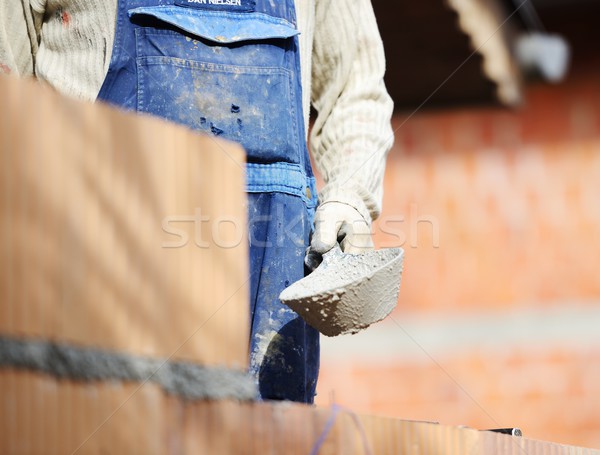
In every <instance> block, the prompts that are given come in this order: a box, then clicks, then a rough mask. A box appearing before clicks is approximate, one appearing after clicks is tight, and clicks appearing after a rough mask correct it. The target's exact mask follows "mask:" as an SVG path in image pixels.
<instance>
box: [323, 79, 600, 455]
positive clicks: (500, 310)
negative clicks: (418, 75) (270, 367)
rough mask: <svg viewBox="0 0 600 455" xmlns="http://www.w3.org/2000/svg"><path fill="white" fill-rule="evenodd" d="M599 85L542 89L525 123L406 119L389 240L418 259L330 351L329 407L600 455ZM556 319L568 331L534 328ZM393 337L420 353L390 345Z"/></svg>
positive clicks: (378, 229)
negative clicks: (377, 317) (385, 340)
mask: <svg viewBox="0 0 600 455" xmlns="http://www.w3.org/2000/svg"><path fill="white" fill-rule="evenodd" d="M599 77H600V71H587V72H585V73H581V74H579V75H576V76H573V77H571V78H570V79H569V80H568V81H567V82H566V83H564V84H562V85H560V86H546V85H538V86H532V87H531V88H530V89H529V90H528V93H527V96H526V100H527V101H526V104H525V105H524V106H523V107H522V108H521V109H518V110H515V111H510V110H505V109H491V108H486V109H481V108H479V109H460V110H450V111H444V112H428V113H420V112H419V113H416V114H415V115H414V116H409V115H399V116H397V117H396V118H395V119H394V125H395V129H396V143H395V146H394V149H393V150H392V152H391V155H390V159H389V163H388V168H387V172H386V186H385V198H384V210H383V214H382V217H381V219H380V220H379V222H378V223H376V225H375V236H376V243H377V244H378V246H379V247H391V246H397V245H399V244H401V245H403V246H404V248H405V251H406V262H405V272H404V275H403V284H402V289H401V295H400V299H399V305H398V308H397V310H396V311H395V313H394V316H393V320H388V321H386V322H384V323H381V324H379V325H378V326H376V327H373V328H371V329H369V330H367V331H366V332H365V333H364V335H357V338H355V339H353V340H352V341H351V342H350V341H344V339H343V338H341V339H339V340H333V341H330V340H325V342H324V347H323V366H322V373H321V379H320V385H319V397H318V402H319V403H320V404H322V405H327V404H329V403H330V402H331V400H332V399H334V400H335V401H337V402H339V403H341V404H344V405H347V406H350V407H353V408H355V409H357V410H360V411H365V412H372V413H378V414H387V415H393V416H396V417H401V418H407V419H419V420H430V421H440V422H442V423H446V424H456V425H459V424H464V425H469V426H473V427H476V428H489V427H498V426H519V427H521V428H522V429H523V431H524V434H525V435H526V436H529V437H533V438H538V439H545V440H552V441H556V442H564V443H571V444H577V445H584V446H593V447H597V448H600V305H598V303H600V272H599V270H598V268H599V265H600V85H599V84H598V80H599ZM596 308H598V312H597V313H596V312H595V309H596ZM554 309H560V311H562V312H561V313H560V314H561V316H560V317H559V319H558V320H559V324H558V325H557V326H556V327H555V326H552V327H548V326H545V325H543V324H542V323H537V322H536V317H535V314H540V315H543V314H545V311H546V310H548V311H550V310H554ZM526 312H530V313H531V312H533V313H532V314H533V315H534V316H532V317H529V319H524V316H523V318H521V315H522V314H525V313H526ZM536 312H537V313H536ZM582 312H583V313H582ZM505 315H510V317H511V319H510V320H509V321H508V322H506V323H504V324H503V325H501V328H498V327H496V328H495V329H493V330H496V331H493V330H492V327H491V325H490V331H489V333H487V332H486V325H485V324H488V322H486V321H494V318H495V317H496V316H498V317H499V318H501V317H503V316H505ZM582 315H583V316H582ZM596 316H597V318H596ZM463 317H464V318H472V320H473V321H474V322H473V323H472V324H471V325H469V324H467V325H465V326H464V327H462V328H461V329H460V330H462V331H463V332H464V333H456V336H463V335H464V336H467V332H468V333H470V334H471V335H469V336H467V340H468V341H465V342H463V343H458V344H457V345H456V346H454V347H451V348H448V349H441V348H442V347H444V338H440V339H436V340H434V341H431V343H429V344H427V343H424V342H421V340H424V339H425V340H427V339H432V338H431V337H432V336H433V335H434V334H431V333H429V332H428V330H430V329H431V327H434V328H436V329H435V330H442V329H443V333H444V334H445V336H446V337H449V338H453V335H454V333H453V331H452V321H456V320H458V321H460V320H461V318H463ZM415 318H416V320H418V321H419V322H418V324H416V325H415V324H413V323H412V322H410V323H405V321H413V320H414V319H415ZM560 318H562V319H560ZM590 318H591V319H593V320H594V321H595V320H597V326H598V330H597V332H598V335H596V334H595V333H596V331H595V330H594V329H593V327H594V326H593V321H590ZM563 319H564V328H565V329H569V330H562V327H561V325H560V320H563ZM525 320H526V321H527V322H522V323H521V322H520V321H525ZM511 321H512V322H511ZM542 322H543V321H542ZM405 324H408V325H405ZM580 326H581V327H582V328H581V331H579V329H578V327H580ZM407 327H408V328H409V330H407V329H406V328H407ZM440 327H441V329H440ZM513 327H515V328H514V330H513ZM457 330H459V329H458V328H457ZM394 331H396V332H398V333H400V332H403V333H402V336H403V337H404V341H406V343H407V344H406V345H402V346H410V345H411V343H412V345H413V348H414V349H412V351H411V353H407V352H406V351H407V350H410V348H406V347H402V346H401V345H400V344H399V343H396V342H395V341H394V343H396V344H394V345H391V344H389V345H387V346H386V345H385V344H377V343H380V342H381V338H382V337H386V336H388V335H389V334H391V335H393V334H394ZM360 337H362V338H360ZM428 337H429V338H428ZM390 340H392V338H390ZM392 341H393V340H392ZM392 341H390V343H392ZM448 341H452V340H451V339H448ZM371 344H372V346H373V347H374V349H377V350H378V352H377V356H375V358H372V356H370V355H369V351H368V347H369V346H370V345H371ZM353 345H356V346H363V347H364V349H363V351H360V352H358V351H357V350H356V349H353V348H352V346H353ZM344 346H347V347H346V348H344ZM409 354H410V355H409ZM332 397H333V398H332Z"/></svg>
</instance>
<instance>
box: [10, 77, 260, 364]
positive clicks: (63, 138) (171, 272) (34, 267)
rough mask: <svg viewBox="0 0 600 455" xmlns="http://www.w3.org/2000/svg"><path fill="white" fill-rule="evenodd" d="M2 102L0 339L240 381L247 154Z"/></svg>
mask: <svg viewBox="0 0 600 455" xmlns="http://www.w3.org/2000/svg"><path fill="white" fill-rule="evenodd" d="M0 96H1V97H2V99H3V100H4V103H3V109H2V111H1V112H0V137H1V138H2V140H1V141H0V169H2V171H1V173H0V178H1V179H2V181H1V182H0V187H1V188H2V197H1V198H0V216H1V219H2V221H1V222H0V248H1V251H0V267H1V269H2V271H3V273H2V274H1V277H0V280H1V281H0V289H1V290H2V291H1V292H2V297H3V298H2V299H1V301H0V316H2V318H1V319H2V322H1V323H0V328H1V329H2V331H1V334H3V335H13V336H28V337H35V338H47V339H52V340H55V341H63V342H70V343H73V344H77V345H83V346H93V347H99V348H107V349H112V350H117V351H125V352H131V353H134V354H143V355H152V356H158V357H169V356H173V357H174V358H176V359H187V360H191V361H194V362H198V363H204V364H207V365H216V364H220V365H228V366H233V365H235V366H236V367H237V368H241V369H243V368H245V367H246V365H247V343H248V331H249V323H248V319H249V308H248V302H247V295H248V270H247V269H248V265H247V262H248V261H247V257H248V252H247V242H246V241H245V239H243V238H241V237H240V240H239V241H238V242H237V243H235V245H233V241H234V240H236V239H237V236H238V234H239V233H243V232H245V231H246V208H245V188H244V186H245V181H244V153H243V151H242V150H241V148H240V147H238V146H237V145H234V144H230V143H226V142H224V141H220V140H216V139H215V138H212V137H205V136H201V135H197V134H194V133H192V132H190V131H188V130H186V129H185V128H182V127H178V126H175V125H171V124H167V123H165V122H162V121H160V120H158V119H155V118H150V117H142V116H135V115H132V114H126V113H123V112H120V111H117V110H115V109H112V108H109V107H107V106H103V105H100V104H90V103H81V102H77V101H74V100H70V99H66V98H64V97H61V96H60V95H58V94H57V93H55V92H54V91H52V90H48V89H47V88H45V87H43V86H42V85H41V84H38V83H34V82H32V81H23V80H18V79H14V78H11V77H1V78H0ZM197 213H198V218H197V217H196V215H197ZM200 216H201V217H202V220H207V221H205V222H203V223H202V224H203V226H199V225H198V223H199V222H200V219H199V217H200ZM220 220H229V221H226V222H224V223H222V226H221V228H222V229H221V231H222V232H221V231H218V230H213V229H212V227H213V226H212V225H213V223H216V222H218V221H220ZM232 226H233V227H234V229H233V230H231V232H230V231H228V229H230V228H231V227H232ZM200 227H203V228H204V235H205V238H203V239H202V242H200V241H199V239H196V238H195V231H196V228H200ZM218 227H219V226H217V228H218ZM215 229H216V228H215ZM213 231H214V232H216V233H219V235H218V236H217V238H213V237H214V236H213V235H212V233H213ZM184 237H187V241H184V240H185V239H184ZM174 243H175V244H177V243H178V245H176V246H177V247H173V246H174ZM223 243H225V244H226V246H227V247H225V248H224V247H223ZM229 246H234V247H229ZM9 321H13V322H9Z"/></svg>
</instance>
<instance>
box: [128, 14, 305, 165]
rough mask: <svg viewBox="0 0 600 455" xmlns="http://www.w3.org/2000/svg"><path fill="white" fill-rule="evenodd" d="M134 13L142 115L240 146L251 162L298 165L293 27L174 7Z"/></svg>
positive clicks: (245, 16) (267, 19) (249, 16)
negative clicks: (158, 117)
mask: <svg viewBox="0 0 600 455" xmlns="http://www.w3.org/2000/svg"><path fill="white" fill-rule="evenodd" d="M128 13H129V16H130V19H131V21H132V22H133V23H135V24H136V25H138V26H137V27H136V29H135V44H136V69H137V79H138V93H137V104H138V105H137V109H138V110H139V111H142V112H148V113H152V114H154V115H159V116H161V117H163V118H166V119H168V120H171V121H174V122H176V123H180V124H184V125H187V126H188V127H190V128H192V129H195V130H199V131H203V132H206V133H208V134H213V135H215V136H220V137H222V138H224V139H228V140H232V141H235V142H238V143H240V144H241V145H242V146H243V147H244V148H245V150H246V153H247V156H248V161H249V162H255V163H276V162H287V163H299V162H300V153H301V149H300V147H299V144H300V143H301V142H300V138H299V131H298V124H297V117H298V116H297V113H296V111H295V109H296V107H295V104H296V103H294V102H293V101H294V99H295V98H296V96H295V91H294V90H295V89H294V87H295V86H296V83H297V81H295V80H294V77H295V76H294V74H293V72H292V71H290V69H289V68H290V65H289V61H290V60H289V59H291V58H294V51H295V41H294V37H295V36H296V35H297V34H298V31H297V30H296V29H295V27H294V26H293V25H292V24H291V23H289V22H287V21H285V20H284V19H280V18H275V17H271V16H268V15H266V14H262V13H253V12H246V13H236V12H227V11H214V10H202V9H195V8H187V7H179V6H176V5H175V6H152V7H140V8H134V9H132V10H129V12H128Z"/></svg>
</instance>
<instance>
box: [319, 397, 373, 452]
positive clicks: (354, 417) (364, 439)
mask: <svg viewBox="0 0 600 455" xmlns="http://www.w3.org/2000/svg"><path fill="white" fill-rule="evenodd" d="M342 411H343V412H347V413H348V414H350V416H351V417H352V421H353V422H354V424H355V426H356V428H357V430H358V432H359V433H360V437H361V439H362V442H363V447H364V449H365V453H366V454H367V455H373V452H372V451H371V447H370V446H369V441H368V439H367V434H366V433H365V429H364V427H363V425H362V423H361V421H360V419H359V418H358V416H357V415H356V414H355V413H354V412H353V411H351V410H350V409H345V408H343V407H341V406H339V405H337V404H335V403H334V404H333V405H331V415H330V416H329V419H328V420H327V423H326V424H325V427H324V428H323V431H322V432H321V434H320V435H319V438H318V439H317V441H316V442H315V445H314V446H313V448H312V450H311V451H310V455H318V453H319V450H321V447H322V446H323V444H324V443H325V441H326V440H327V436H329V433H331V429H332V428H333V426H334V425H335V421H336V419H337V416H338V414H339V413H340V412H342Z"/></svg>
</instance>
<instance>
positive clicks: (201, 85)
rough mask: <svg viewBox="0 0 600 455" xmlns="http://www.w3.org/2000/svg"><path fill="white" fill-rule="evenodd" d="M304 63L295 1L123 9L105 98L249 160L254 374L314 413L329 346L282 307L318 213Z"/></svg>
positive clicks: (131, 1)
mask: <svg viewBox="0 0 600 455" xmlns="http://www.w3.org/2000/svg"><path fill="white" fill-rule="evenodd" d="M299 57H300V56H299V45H298V31H297V29H296V14H295V9H294V2H293V0H277V1H273V0H120V1H119V9H118V16H117V30H116V35H115V44H114V49H113V53H112V58H111V63H110V67H109V71H108V75H107V77H106V80H105V81H104V84H103V87H102V90H101V92H100V94H99V98H100V99H102V100H105V101H108V102H109V103H112V104H116V105H118V106H121V107H123V108H125V109H129V110H134V111H141V112H146V113H149V114H153V115H157V116H159V117H162V118H165V119H168V120H171V121H173V122H176V123H180V124H183V125H186V126H188V127H190V128H192V129H194V130H198V131H202V132H205V133H207V134H212V135H215V136H219V137H221V138H225V139H229V140H233V141H236V142H238V143H240V144H241V145H242V146H243V147H244V148H245V150H246V152H247V158H248V163H247V191H248V215H249V231H250V232H249V237H250V272H251V280H250V281H251V295H250V304H251V316H252V321H251V339H250V372H251V373H252V374H253V375H254V377H255V378H256V381H257V383H258V386H259V390H260V396H261V397H262V398H263V399H287V400H294V401H301V402H308V403H312V401H313V398H314V394H315V388H316V381H317V375H318V364H319V336H318V333H317V332H316V331H315V330H314V329H312V328H311V327H309V326H307V325H306V324H305V323H304V321H303V320H302V319H300V318H299V317H298V315H297V314H296V313H294V312H293V311H292V310H290V309H289V308H287V307H285V306H284V305H282V304H281V303H280V302H279V298H278V296H279V293H280V292H281V290H282V289H284V288H285V287H286V286H288V285H289V284H291V283H292V282H294V281H296V280H298V279H300V278H301V277H302V276H304V266H303V257H304V252H305V249H306V246H307V245H308V240H309V234H310V231H311V229H312V221H313V215H314V210H315V206H316V189H315V181H314V178H313V174H312V170H311V166H310V161H309V157H308V150H307V146H306V140H305V131H304V120H303V112H302V101H301V100H302V92H301V84H300V58H299ZM174 159H175V158H174ZM198 322H199V323H201V322H202V321H198Z"/></svg>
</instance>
